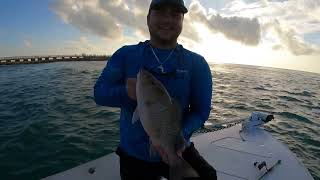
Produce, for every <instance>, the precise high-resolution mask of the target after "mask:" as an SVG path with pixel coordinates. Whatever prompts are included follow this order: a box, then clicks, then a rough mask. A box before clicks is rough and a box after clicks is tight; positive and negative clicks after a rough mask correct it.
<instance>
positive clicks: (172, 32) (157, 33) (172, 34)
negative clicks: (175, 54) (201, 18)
mask: <svg viewBox="0 0 320 180" xmlns="http://www.w3.org/2000/svg"><path fill="white" fill-rule="evenodd" d="M147 23H148V27H149V32H150V36H151V38H153V39H156V40H160V41H162V42H172V41H176V40H177V38H178V36H179V35H180V33H181V31H182V24H183V13H182V12H180V11H179V10H178V9H177V8H175V7H170V6H164V7H161V8H157V9H151V10H150V13H149V15H148V19H147Z"/></svg>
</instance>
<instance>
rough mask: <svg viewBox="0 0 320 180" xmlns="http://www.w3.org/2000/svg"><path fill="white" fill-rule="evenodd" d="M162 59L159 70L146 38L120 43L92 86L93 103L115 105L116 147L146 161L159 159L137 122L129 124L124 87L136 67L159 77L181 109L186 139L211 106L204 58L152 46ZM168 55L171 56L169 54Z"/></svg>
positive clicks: (130, 109)
mask: <svg viewBox="0 0 320 180" xmlns="http://www.w3.org/2000/svg"><path fill="white" fill-rule="evenodd" d="M153 49H154V51H155V54H156V56H157V57H158V58H159V60H160V61H164V60H165V59H166V58H167V57H168V56H170V57H169V58H168V59H167V60H166V61H165V62H163V68H164V71H165V73H162V71H161V70H160V68H158V67H159V65H160V64H159V62H158V61H157V59H156V57H155V55H154V54H153V52H152V49H151V45H150V42H149V41H145V42H140V43H139V44H137V45H130V46H124V47H122V48H120V49H119V50H117V51H116V52H115V53H114V54H113V55H112V57H111V58H110V59H109V60H108V62H107V65H106V67H105V68H104V70H103V72H102V74H101V75H100V77H99V78H98V80H97V82H96V84H95V86H94V97H95V102H96V103H97V104H98V105H102V106H110V107H119V108H121V113H120V148H121V149H122V150H123V151H125V152H126V153H127V154H128V155H131V156H133V157H136V158H138V159H141V160H146V161H159V160H160V157H159V156H155V157H151V156H150V153H149V148H150V142H149V138H148V135H147V134H146V132H145V131H144V129H143V127H142V125H141V123H140V121H139V122H136V123H134V124H132V115H133V112H134V110H135V108H136V105H137V104H136V101H134V100H132V99H130V98H129V96H128V93H127V89H126V80H127V78H136V76H137V73H138V72H139V69H140V68H142V67H144V68H146V69H149V71H151V72H152V73H153V75H154V76H155V77H156V78H157V79H158V80H160V81H161V82H162V83H163V84H164V86H165V87H166V88H167V91H168V92H169V94H170V95H171V97H173V98H175V99H176V100H177V101H178V102H179V104H180V105H181V108H182V110H183V127H182V130H183V134H184V137H185V139H186V141H188V142H189V141H190V137H191V135H192V133H193V132H194V131H195V130H197V129H199V128H200V127H201V126H202V125H203V124H204V122H205V121H206V120H207V119H208V116H209V113H210V109H211V96H212V76H211V72H210V69H209V66H208V64H207V62H206V61H205V59H204V58H203V57H202V56H200V55H198V54H196V53H193V52H191V51H189V50H186V49H185V48H183V47H182V46H181V45H177V46H176V48H175V49H174V51H173V53H172V54H171V50H164V49H157V48H153ZM170 54H171V55H170Z"/></svg>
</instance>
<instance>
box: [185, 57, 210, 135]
mask: <svg viewBox="0 0 320 180" xmlns="http://www.w3.org/2000/svg"><path fill="white" fill-rule="evenodd" d="M190 98H191V99H190V100H191V102H190V109H189V113H188V114H187V116H186V117H185V118H186V119H185V121H184V124H183V134H184V137H185V139H187V140H188V139H190V137H191V135H192V133H193V132H194V131H196V130H197V129H199V128H200V127H202V126H203V125H204V122H205V121H206V120H207V119H208V117H209V114H210V111H211V98H212V75H211V71H210V68H209V65H208V64H207V62H206V61H205V59H204V58H201V60H200V61H197V62H194V63H193V69H192V74H191V97H190Z"/></svg>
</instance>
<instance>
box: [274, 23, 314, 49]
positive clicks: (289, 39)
mask: <svg viewBox="0 0 320 180" xmlns="http://www.w3.org/2000/svg"><path fill="white" fill-rule="evenodd" d="M271 27H272V28H273V30H274V31H275V33H276V34H277V36H278V37H279V39H280V41H281V43H282V44H283V45H284V46H285V47H286V48H287V49H288V50H289V51H290V52H292V53H293V54H294V55H310V54H312V53H315V52H316V51H317V50H316V49H314V48H313V47H312V46H311V45H310V44H307V43H305V42H304V40H303V39H302V38H301V37H299V35H298V34H297V33H296V32H295V31H294V30H293V29H287V30H285V29H283V28H282V27H281V24H280V23H279V21H277V20H275V21H274V22H273V23H272V25H271Z"/></svg>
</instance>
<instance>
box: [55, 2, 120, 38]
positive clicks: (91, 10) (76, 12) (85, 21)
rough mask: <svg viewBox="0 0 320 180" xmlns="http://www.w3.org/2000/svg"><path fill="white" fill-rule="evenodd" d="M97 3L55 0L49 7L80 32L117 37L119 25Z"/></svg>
mask: <svg viewBox="0 0 320 180" xmlns="http://www.w3.org/2000/svg"><path fill="white" fill-rule="evenodd" d="M98 3H99V2H98V1H96V0H87V1H86V0H77V1H75V0H57V1H54V2H53V3H52V4H51V7H50V8H51V9H52V10H53V11H54V12H55V13H56V14H57V15H58V16H60V17H61V19H63V21H64V22H65V23H67V24H71V25H73V26H75V27H76V28H78V29H80V30H81V31H82V32H89V33H93V34H96V35H99V36H102V37H113V38H119V36H120V35H121V31H122V29H121V27H120V26H119V24H118V23H117V21H116V20H115V19H114V18H113V17H112V16H111V15H110V14H109V13H108V12H106V11H103V9H101V8H100V7H99V6H98Z"/></svg>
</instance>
